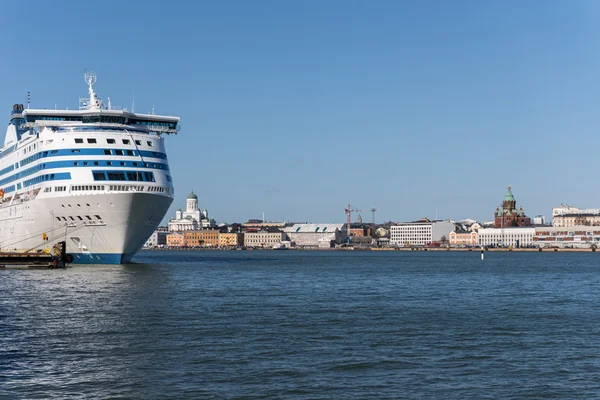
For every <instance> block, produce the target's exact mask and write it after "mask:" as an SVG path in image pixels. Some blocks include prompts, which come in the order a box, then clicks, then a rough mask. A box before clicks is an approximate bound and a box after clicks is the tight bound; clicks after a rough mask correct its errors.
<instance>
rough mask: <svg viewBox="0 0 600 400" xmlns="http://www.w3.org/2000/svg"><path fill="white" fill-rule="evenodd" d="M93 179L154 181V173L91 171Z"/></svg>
mask: <svg viewBox="0 0 600 400" xmlns="http://www.w3.org/2000/svg"><path fill="white" fill-rule="evenodd" d="M92 175H93V176H94V180H95V181H138V182H156V180H155V179H154V173H152V172H147V171H144V172H139V171H93V172H92Z"/></svg>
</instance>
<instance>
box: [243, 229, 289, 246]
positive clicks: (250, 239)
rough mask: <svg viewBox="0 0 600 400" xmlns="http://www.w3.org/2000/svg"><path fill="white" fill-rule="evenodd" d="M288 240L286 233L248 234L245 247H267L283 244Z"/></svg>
mask: <svg viewBox="0 0 600 400" xmlns="http://www.w3.org/2000/svg"><path fill="white" fill-rule="evenodd" d="M286 239H287V236H286V234H285V233H284V232H268V231H258V232H246V233H245V234H244V246H246V247H267V248H271V247H273V246H274V245H276V244H278V243H281V242H283V241H285V240H286Z"/></svg>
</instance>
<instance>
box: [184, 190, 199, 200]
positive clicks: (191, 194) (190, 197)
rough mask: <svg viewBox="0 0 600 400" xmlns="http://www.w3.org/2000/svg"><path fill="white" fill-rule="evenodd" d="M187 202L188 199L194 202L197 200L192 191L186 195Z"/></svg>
mask: <svg viewBox="0 0 600 400" xmlns="http://www.w3.org/2000/svg"><path fill="white" fill-rule="evenodd" d="M187 198H188V200H190V199H194V200H198V196H196V194H195V193H194V191H193V190H192V193H190V194H188V197H187Z"/></svg>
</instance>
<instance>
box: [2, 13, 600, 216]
mask: <svg viewBox="0 0 600 400" xmlns="http://www.w3.org/2000/svg"><path fill="white" fill-rule="evenodd" d="M145 4H146V6H145V7H138V6H137V5H136V4H135V3H116V2H112V1H107V2H103V3H102V7H98V6H94V5H89V4H81V3H78V2H74V1H68V2H62V3H61V5H62V6H58V7H57V6H56V5H54V4H51V3H45V2H41V1H33V2H31V3H30V4H29V7H33V8H35V9H36V12H35V13H32V15H29V16H28V18H30V21H29V23H28V24H27V28H26V29H25V28H23V26H22V24H21V21H19V19H17V18H7V21H6V23H5V24H3V26H2V27H0V32H2V33H3V35H4V37H6V38H10V39H11V40H6V41H4V42H3V43H2V44H0V50H2V52H3V53H4V54H9V55H16V54H21V55H24V54H29V52H31V51H34V54H35V62H25V61H17V58H16V57H15V58H14V59H13V62H11V63H4V64H3V65H2V66H0V72H1V73H2V76H4V80H3V83H4V85H3V89H4V90H3V96H1V97H0V107H1V108H2V109H3V110H5V111H4V112H5V117H6V122H8V116H9V112H10V109H11V107H12V104H14V103H26V97H27V92H31V100H32V107H38V108H53V107H54V106H55V105H56V106H57V107H58V108H63V107H65V106H68V107H71V108H75V107H76V104H77V98H76V97H73V94H77V93H79V94H80V95H81V96H83V95H85V93H86V87H85V85H84V83H83V79H82V76H83V71H84V70H85V69H86V68H88V69H93V70H95V71H96V73H97V74H98V83H97V86H96V88H97V92H98V94H99V95H100V96H101V97H102V98H103V99H104V100H106V99H107V98H108V96H111V98H112V101H113V104H115V105H121V106H123V107H132V106H133V103H134V102H135V109H136V111H138V112H140V111H141V112H148V111H150V110H152V109H153V108H154V109H155V110H156V112H157V113H161V114H167V115H176V116H180V117H181V125H182V129H181V132H180V133H179V134H178V135H177V136H170V137H168V138H167V139H166V146H167V149H168V153H169V158H170V160H169V161H170V167H171V170H172V175H173V180H174V184H175V188H176V196H175V201H174V202H173V205H172V206H171V208H170V210H169V212H168V214H167V216H166V217H165V219H164V220H163V225H164V224H165V222H166V220H167V219H169V218H173V216H174V215H175V210H176V209H177V208H179V207H182V206H183V205H184V204H185V198H186V196H187V195H188V194H189V192H190V191H191V190H192V189H195V190H196V193H197V194H198V197H199V203H200V207H201V208H208V209H210V210H211V214H212V215H213V216H215V218H216V219H217V220H218V221H219V222H222V221H226V222H233V221H243V220H245V219H248V218H260V217H262V213H263V212H264V213H265V214H266V216H267V219H270V220H279V219H283V218H285V219H286V220H290V221H327V222H332V223H333V222H344V221H345V215H344V212H343V209H344V207H345V206H346V205H347V204H348V203H350V204H351V205H352V206H354V207H357V208H360V209H364V210H365V213H362V216H363V219H364V220H366V221H369V220H370V213H369V212H367V210H369V209H370V208H372V207H375V208H377V210H378V211H377V213H376V219H377V221H378V222H381V221H389V220H391V221H408V220H415V219H418V218H422V217H429V218H431V217H433V216H435V214H436V210H437V214H438V218H448V219H453V220H460V219H464V218H472V219H476V220H479V221H488V220H491V219H492V215H493V210H494V208H495V207H496V206H497V205H499V204H500V200H501V198H502V196H503V194H504V191H505V188H506V186H507V185H508V184H511V185H512V187H513V188H514V190H515V196H516V197H517V201H518V203H517V205H518V206H520V205H523V207H524V208H525V210H526V212H527V214H528V215H529V216H530V217H533V216H535V215H537V214H543V215H545V216H546V217H549V216H550V212H551V209H552V207H554V206H557V205H559V204H561V203H568V204H573V205H576V206H578V207H581V208H593V207H598V205H597V204H595V203H594V199H597V198H598V197H599V195H600V189H599V188H598V187H597V186H596V185H591V184H590V181H591V180H590V179H589V177H588V175H589V173H590V172H592V171H593V170H594V167H595V165H594V164H593V162H594V159H595V152H594V150H593V149H594V148H595V147H597V145H598V142H599V141H600V139H598V135H596V134H595V131H597V130H598V129H599V128H600V121H599V120H598V118H597V111H596V109H597V108H598V107H597V105H598V104H599V103H600V95H599V93H600V90H599V89H600V77H599V74H598V71H600V56H599V55H598V54H599V52H598V51H597V50H598V47H599V45H600V42H599V41H598V39H597V38H598V33H599V32H598V31H599V29H600V28H598V24H597V21H598V17H600V6H599V5H598V4H597V3H595V2H591V1H580V2H574V3H561V2H542V1H532V2H528V3H526V4H523V3H521V2H516V1H509V2H505V3H502V4H484V3H480V2H476V1H464V2H459V3H452V4H450V3H448V4H446V3H435V2H420V3H416V2H415V3H408V2H406V3H398V2H391V1H390V2H387V1H382V2H378V3H376V4H371V3H359V2H350V3H348V2H341V1H339V2H338V1H332V2H327V3H320V2H316V1H313V2H311V1H309V2H303V3H285V4H284V3H278V2H273V1H264V2H257V3H252V4H250V3H244V2H241V1H240V2H236V1H234V2H230V3H227V4H213V3H205V2H200V3H192V4H188V3H179V4H178V3H173V4H170V5H169V7H165V5H164V3H161V2H147V3H145ZM117 5H118V7H117ZM115 10H118V12H115ZM5 11H6V13H7V15H19V14H20V13H22V5H19V4H18V3H7V4H6V5H5ZM183 11H185V12H183ZM49 20H50V21H53V24H52V26H51V27H48V24H47V21H49ZM532 21H534V22H535V23H532ZM15 32H18V35H17V34H16V33H15ZM353 219H354V218H353Z"/></svg>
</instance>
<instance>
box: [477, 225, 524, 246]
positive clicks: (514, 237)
mask: <svg viewBox="0 0 600 400" xmlns="http://www.w3.org/2000/svg"><path fill="white" fill-rule="evenodd" d="M477 233H478V235H479V245H480V246H492V247H508V246H512V247H528V246H531V245H532V244H533V237H534V236H535V228H534V227H523V228H519V227H515V228H484V229H480V230H479V232H477Z"/></svg>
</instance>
